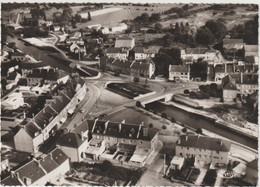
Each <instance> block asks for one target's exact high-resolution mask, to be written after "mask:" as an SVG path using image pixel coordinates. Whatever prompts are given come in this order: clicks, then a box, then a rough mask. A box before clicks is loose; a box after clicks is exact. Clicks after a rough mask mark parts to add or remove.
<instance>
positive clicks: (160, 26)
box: [154, 23, 162, 32]
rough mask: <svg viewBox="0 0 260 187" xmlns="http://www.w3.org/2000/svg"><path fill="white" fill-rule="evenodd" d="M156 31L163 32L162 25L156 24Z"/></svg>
mask: <svg viewBox="0 0 260 187" xmlns="http://www.w3.org/2000/svg"><path fill="white" fill-rule="evenodd" d="M154 29H155V30H156V31H157V32H161V30H162V24H160V23H156V24H155V25H154Z"/></svg>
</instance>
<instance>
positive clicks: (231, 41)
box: [223, 39, 244, 45]
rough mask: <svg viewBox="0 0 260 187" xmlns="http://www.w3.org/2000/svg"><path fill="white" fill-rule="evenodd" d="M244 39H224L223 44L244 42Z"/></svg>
mask: <svg viewBox="0 0 260 187" xmlns="http://www.w3.org/2000/svg"><path fill="white" fill-rule="evenodd" d="M243 43H244V41H243V39H223V44H224V45H225V44H243Z"/></svg>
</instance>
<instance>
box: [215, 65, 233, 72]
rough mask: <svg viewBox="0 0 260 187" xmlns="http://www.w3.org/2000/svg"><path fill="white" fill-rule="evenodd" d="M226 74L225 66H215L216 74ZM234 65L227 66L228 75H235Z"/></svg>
mask: <svg viewBox="0 0 260 187" xmlns="http://www.w3.org/2000/svg"><path fill="white" fill-rule="evenodd" d="M218 72H219V73H225V65H224V64H223V65H216V66H215V73H218ZM233 72H234V71H233V64H227V72H226V73H233Z"/></svg>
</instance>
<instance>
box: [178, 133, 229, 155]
mask: <svg viewBox="0 0 260 187" xmlns="http://www.w3.org/2000/svg"><path fill="white" fill-rule="evenodd" d="M179 145H180V146H184V147H195V148H201V149H207V150H214V151H223V152H229V150H230V147H231V143H230V142H229V141H227V140H223V139H220V138H211V137H207V136H196V135H186V136H185V135H184V136H181V137H180V144H179Z"/></svg>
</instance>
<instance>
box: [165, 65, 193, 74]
mask: <svg viewBox="0 0 260 187" xmlns="http://www.w3.org/2000/svg"><path fill="white" fill-rule="evenodd" d="M169 69H170V71H171V72H186V73H188V72H189V68H188V66H185V65H170V67H169Z"/></svg>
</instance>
